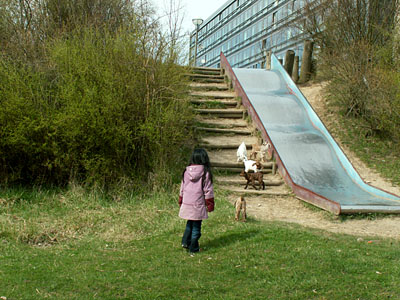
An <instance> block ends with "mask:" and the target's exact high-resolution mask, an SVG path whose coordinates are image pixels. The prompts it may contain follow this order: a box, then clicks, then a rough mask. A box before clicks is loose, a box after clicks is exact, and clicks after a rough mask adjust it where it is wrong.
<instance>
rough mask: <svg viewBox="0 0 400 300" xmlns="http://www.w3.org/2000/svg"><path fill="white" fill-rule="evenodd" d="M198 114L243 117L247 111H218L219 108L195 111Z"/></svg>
mask: <svg viewBox="0 0 400 300" xmlns="http://www.w3.org/2000/svg"><path fill="white" fill-rule="evenodd" d="M194 110H195V111H196V112H197V113H199V114H209V115H212V114H217V115H223V114H228V115H232V114H237V115H243V113H244V112H245V110H243V109H234V108H229V109H218V108H195V109H194Z"/></svg>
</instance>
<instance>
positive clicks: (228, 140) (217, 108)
mask: <svg viewBox="0 0 400 300" xmlns="http://www.w3.org/2000/svg"><path fill="white" fill-rule="evenodd" d="M188 76H189V77H190V79H191V84H190V86H191V103H192V105H193V107H194V110H195V111H196V112H197V120H196V121H197V124H198V125H197V128H196V129H197V131H198V136H199V141H198V146H200V147H203V148H205V149H206V150H207V152H208V154H209V157H210V160H211V165H212V170H213V174H214V178H215V183H216V184H217V185H218V186H219V187H220V188H222V189H226V190H228V191H230V192H232V193H235V194H238V195H244V194H246V197H247V198H249V197H251V196H257V197H259V196H263V195H265V196H271V195H277V196H283V195H290V189H289V188H288V187H287V186H286V185H285V184H284V181H283V180H282V178H281V177H280V175H279V174H277V172H276V164H275V162H274V161H268V162H263V169H262V172H263V173H264V183H265V190H255V189H254V188H253V187H252V186H250V185H249V187H248V188H247V189H246V190H245V189H244V187H245V185H246V182H247V181H246V180H245V179H244V178H243V177H241V176H240V175H239V173H240V172H241V171H242V170H244V164H243V162H237V156H236V151H237V148H238V147H239V145H240V144H241V143H242V142H243V141H244V142H245V144H246V146H247V149H248V151H247V154H248V157H249V155H250V152H251V145H252V144H255V143H257V142H258V143H259V144H260V142H261V139H260V138H259V136H260V134H259V133H258V132H257V130H256V129H255V127H254V126H253V125H252V123H251V119H250V117H249V116H248V115H247V112H246V110H245V109H244V107H243V106H242V105H241V101H240V98H238V97H237V96H236V94H235V93H234V92H233V91H232V90H230V88H229V86H230V84H229V83H228V82H227V80H226V79H225V76H223V74H222V73H221V70H220V69H212V68H193V71H192V73H191V74H188ZM256 186H257V187H258V188H259V186H258V184H256Z"/></svg>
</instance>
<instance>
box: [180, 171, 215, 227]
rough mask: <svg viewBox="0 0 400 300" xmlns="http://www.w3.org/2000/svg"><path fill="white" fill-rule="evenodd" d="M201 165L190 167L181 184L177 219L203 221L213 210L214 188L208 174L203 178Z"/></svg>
mask: <svg viewBox="0 0 400 300" xmlns="http://www.w3.org/2000/svg"><path fill="white" fill-rule="evenodd" d="M203 174H204V166H203V165H190V166H188V167H186V171H185V174H184V177H183V180H182V183H181V190H180V193H179V205H180V207H181V208H180V210H179V217H181V218H182V219H185V220H204V219H207V218H208V214H207V211H208V212H212V211H213V210H214V188H213V184H212V182H211V180H210V174H209V173H207V174H206V175H205V177H204V182H203Z"/></svg>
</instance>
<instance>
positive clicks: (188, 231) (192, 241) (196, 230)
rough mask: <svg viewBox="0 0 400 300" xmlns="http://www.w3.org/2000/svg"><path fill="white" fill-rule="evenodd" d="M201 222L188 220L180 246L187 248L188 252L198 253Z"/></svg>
mask: <svg viewBox="0 0 400 300" xmlns="http://www.w3.org/2000/svg"><path fill="white" fill-rule="evenodd" d="M201 221H202V220H198V221H193V220H188V221H187V223H186V228H185V232H184V233H183V237H182V246H184V247H187V248H188V249H189V251H190V252H199V250H200V246H199V239H200V237H201Z"/></svg>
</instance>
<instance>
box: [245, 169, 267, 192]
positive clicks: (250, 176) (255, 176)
mask: <svg viewBox="0 0 400 300" xmlns="http://www.w3.org/2000/svg"><path fill="white" fill-rule="evenodd" d="M240 176H243V177H244V178H245V179H246V180H247V183H246V186H245V187H244V189H247V187H248V186H249V183H250V182H251V185H252V187H254V189H256V190H258V189H257V187H256V185H255V183H256V180H257V181H258V183H259V184H260V189H261V185H262V187H263V190H265V183H264V180H263V173H262V172H257V173H247V172H245V171H242V172H240Z"/></svg>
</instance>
